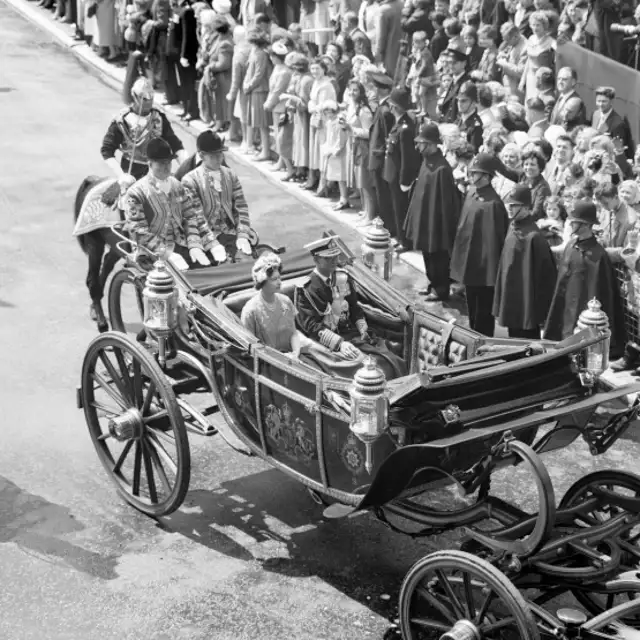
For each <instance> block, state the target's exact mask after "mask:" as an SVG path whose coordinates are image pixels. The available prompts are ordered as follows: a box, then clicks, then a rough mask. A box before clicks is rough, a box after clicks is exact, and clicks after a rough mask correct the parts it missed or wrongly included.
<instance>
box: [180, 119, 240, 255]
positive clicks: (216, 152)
mask: <svg viewBox="0 0 640 640" xmlns="http://www.w3.org/2000/svg"><path fill="white" fill-rule="evenodd" d="M196 146H197V149H198V156H199V157H200V159H201V161H202V164H200V166H198V167H197V168H196V169H194V170H193V171H190V172H189V173H187V174H186V175H185V176H184V178H182V184H183V186H184V188H185V189H186V190H187V193H188V194H189V196H190V197H191V200H192V202H193V204H194V206H195V208H196V212H197V214H198V220H199V225H200V230H201V236H202V245H203V248H204V250H205V251H207V252H210V253H211V257H212V258H213V260H214V261H215V262H216V263H221V262H225V261H226V260H227V258H228V257H229V254H231V255H235V253H236V250H238V251H240V252H241V253H242V254H244V255H251V245H250V244H249V231H250V227H249V207H248V205H247V201H246V200H245V197H244V193H243V191H242V185H241V184H240V180H239V179H238V176H237V175H236V173H235V172H234V171H233V170H232V169H230V168H229V167H225V166H224V165H223V162H224V152H225V151H226V150H227V147H226V146H225V144H224V142H223V140H222V138H221V137H220V136H219V135H218V134H217V133H214V132H213V131H211V130H207V131H203V132H202V133H201V134H200V135H199V136H198V139H197V141H196Z"/></svg>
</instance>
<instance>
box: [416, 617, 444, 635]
mask: <svg viewBox="0 0 640 640" xmlns="http://www.w3.org/2000/svg"><path fill="white" fill-rule="evenodd" d="M411 624H415V625H418V626H419V627H426V628H427V629H435V630H437V631H442V632H443V633H446V632H447V631H450V630H451V625H449V624H442V622H438V621H437V620H432V619H431V618H411Z"/></svg>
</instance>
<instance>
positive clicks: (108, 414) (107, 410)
mask: <svg viewBox="0 0 640 640" xmlns="http://www.w3.org/2000/svg"><path fill="white" fill-rule="evenodd" d="M91 406H92V407H93V408H94V409H97V410H98V411H102V412H103V413H104V414H105V415H104V416H103V417H105V418H112V417H114V416H117V415H118V411H117V410H116V409H114V408H113V407H107V405H106V404H102V403H101V402H97V401H96V400H94V401H93V402H92V403H91Z"/></svg>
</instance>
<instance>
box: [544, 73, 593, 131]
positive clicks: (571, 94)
mask: <svg viewBox="0 0 640 640" xmlns="http://www.w3.org/2000/svg"><path fill="white" fill-rule="evenodd" d="M577 82H578V74H577V73H576V71H575V69H572V68H571V67H562V69H560V71H558V76H557V78H556V88H557V89H558V100H557V101H556V104H555V106H554V107H553V111H552V112H551V116H550V118H549V122H550V123H551V124H557V125H560V126H563V125H564V110H565V107H566V105H567V102H568V101H569V100H570V99H571V98H577V99H578V100H580V105H581V106H580V110H579V112H578V114H577V116H576V119H577V120H579V122H578V124H584V123H586V122H587V108H586V107H585V105H584V102H582V98H580V96H579V95H578V93H577V91H576V84H577Z"/></svg>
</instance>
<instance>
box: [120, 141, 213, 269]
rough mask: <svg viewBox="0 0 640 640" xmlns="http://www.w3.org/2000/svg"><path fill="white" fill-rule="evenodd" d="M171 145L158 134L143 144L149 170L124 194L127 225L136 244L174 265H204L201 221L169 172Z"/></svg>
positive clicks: (206, 258) (206, 264)
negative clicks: (157, 136) (146, 143)
mask: <svg viewBox="0 0 640 640" xmlns="http://www.w3.org/2000/svg"><path fill="white" fill-rule="evenodd" d="M173 157H174V156H173V149H172V148H171V145H169V143H168V142H167V141H165V140H163V139H162V138H154V139H153V140H151V141H150V142H149V144H148V145H147V158H148V160H149V173H148V174H147V175H146V176H144V177H143V178H140V180H138V181H137V182H135V183H134V184H133V185H132V186H131V187H129V189H128V191H127V194H126V196H125V198H124V207H125V215H126V219H127V228H128V230H129V232H130V234H131V238H132V239H133V240H135V242H137V243H138V244H139V245H140V246H142V247H145V248H146V249H148V250H149V251H151V252H153V253H155V254H156V255H158V256H160V257H162V258H164V259H168V260H170V261H171V262H172V263H173V264H174V265H175V266H176V267H177V268H178V269H188V268H189V266H195V265H201V266H208V265H210V264H211V261H210V260H209V258H208V257H207V255H206V254H205V252H204V250H203V248H202V239H201V237H200V232H201V225H200V224H199V219H198V213H197V211H196V209H195V207H194V205H193V202H192V199H191V196H190V195H189V194H188V192H187V190H186V189H185V188H184V186H183V185H182V183H180V182H179V181H178V180H176V179H175V178H174V177H173V176H172V175H171V163H172V161H173Z"/></svg>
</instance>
